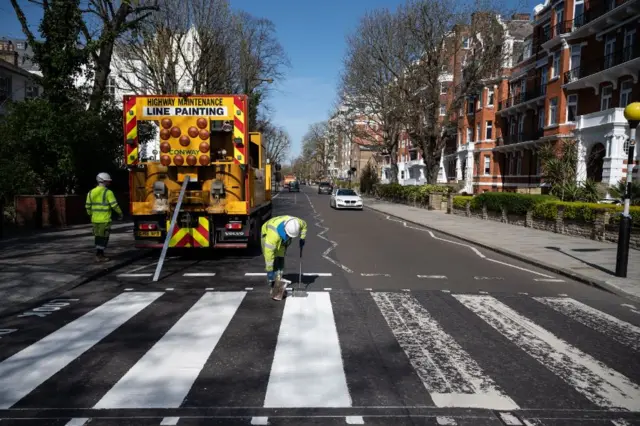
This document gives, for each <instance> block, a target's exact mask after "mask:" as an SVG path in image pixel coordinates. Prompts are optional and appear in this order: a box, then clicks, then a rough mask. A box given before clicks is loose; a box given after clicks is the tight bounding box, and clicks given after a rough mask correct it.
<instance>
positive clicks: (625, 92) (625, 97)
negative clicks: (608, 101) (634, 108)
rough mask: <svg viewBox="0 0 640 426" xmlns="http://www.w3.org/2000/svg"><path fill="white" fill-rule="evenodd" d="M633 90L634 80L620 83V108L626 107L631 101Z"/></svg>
mask: <svg viewBox="0 0 640 426" xmlns="http://www.w3.org/2000/svg"><path fill="white" fill-rule="evenodd" d="M632 91H633V81H632V80H626V81H623V82H622V84H621V85H620V105H619V107H620V108H624V107H626V106H627V105H629V104H630V103H631V93H632Z"/></svg>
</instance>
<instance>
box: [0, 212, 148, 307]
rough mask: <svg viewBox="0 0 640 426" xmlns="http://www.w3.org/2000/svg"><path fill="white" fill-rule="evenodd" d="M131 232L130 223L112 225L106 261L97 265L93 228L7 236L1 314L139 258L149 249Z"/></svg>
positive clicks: (1, 264)
mask: <svg viewBox="0 0 640 426" xmlns="http://www.w3.org/2000/svg"><path fill="white" fill-rule="evenodd" d="M132 230H133V224H132V223H130V222H129V223H127V222H125V223H119V222H115V223H114V225H113V227H112V231H111V237H110V239H109V246H108V248H107V251H106V254H107V256H109V257H110V258H111V261H109V262H106V263H96V262H95V250H94V243H93V241H94V239H93V234H92V231H91V225H78V226H73V227H70V228H66V229H61V230H53V229H52V230H38V231H33V230H29V231H23V232H20V231H16V232H12V233H11V235H7V234H5V236H6V238H2V239H0V315H6V314H8V313H9V312H14V311H17V310H20V309H22V308H23V306H24V305H25V304H27V303H29V302H30V301H33V300H34V299H37V298H41V297H48V295H49V294H50V295H51V296H52V297H55V294H56V293H59V292H62V291H65V290H68V289H71V288H73V287H76V286H78V285H80V284H83V283H84V282H86V281H88V280H90V279H92V278H95V277H97V276H99V275H102V274H104V273H106V272H109V271H111V270H113V269H116V268H118V267H121V266H124V265H125V264H127V263H130V262H133V261H135V260H136V259H138V258H140V257H141V256H143V255H144V254H146V251H143V250H139V249H136V248H135V247H134V246H133V236H132V234H131V232H132Z"/></svg>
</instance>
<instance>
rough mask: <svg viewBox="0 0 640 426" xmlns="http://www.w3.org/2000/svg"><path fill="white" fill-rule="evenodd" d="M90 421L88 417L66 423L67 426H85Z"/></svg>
mask: <svg viewBox="0 0 640 426" xmlns="http://www.w3.org/2000/svg"><path fill="white" fill-rule="evenodd" d="M88 421H89V418H88V417H76V418H75V419H71V420H69V421H68V422H67V423H65V426H84V425H86V424H87V422H88Z"/></svg>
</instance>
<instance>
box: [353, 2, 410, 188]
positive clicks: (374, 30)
mask: <svg viewBox="0 0 640 426" xmlns="http://www.w3.org/2000/svg"><path fill="white" fill-rule="evenodd" d="M403 29H404V26H403V24H402V22H401V21H400V20H399V19H398V17H397V16H396V15H394V14H392V13H391V12H389V11H388V10H375V11H373V12H370V13H367V14H366V15H365V16H364V17H363V18H362V19H361V21H360V24H359V26H358V28H357V30H356V31H355V32H354V33H353V34H351V35H349V36H348V37H347V55H346V60H345V65H344V71H343V74H342V77H341V91H342V93H343V104H344V105H346V106H347V107H348V109H349V115H351V116H356V117H358V119H359V121H360V122H361V123H362V124H361V127H364V129H362V130H361V131H360V137H361V138H364V139H367V140H368V141H369V142H370V143H371V144H372V145H373V146H375V147H376V148H378V149H379V151H380V153H381V154H383V155H389V156H390V160H391V181H392V182H397V181H398V165H397V155H396V154H397V150H398V142H399V140H400V134H401V131H402V127H403V118H404V117H403V114H404V110H403V109H404V105H403V104H402V99H401V97H400V92H399V91H398V90H397V89H396V87H395V86H396V85H397V80H398V78H399V77H400V78H402V75H403V73H404V67H405V66H406V63H407V62H408V58H406V59H404V60H403V59H402V58H403V57H404V56H405V53H406V51H407V47H406V45H404V44H403V40H402V37H398V32H399V31H401V30H403Z"/></svg>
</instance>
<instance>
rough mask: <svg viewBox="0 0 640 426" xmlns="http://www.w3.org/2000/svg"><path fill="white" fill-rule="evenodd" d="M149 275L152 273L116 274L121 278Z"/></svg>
mask: <svg viewBox="0 0 640 426" xmlns="http://www.w3.org/2000/svg"><path fill="white" fill-rule="evenodd" d="M151 275H153V274H151V273H149V274H145V273H140V274H119V275H117V276H118V277H122V278H140V277H150V276H151Z"/></svg>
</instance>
